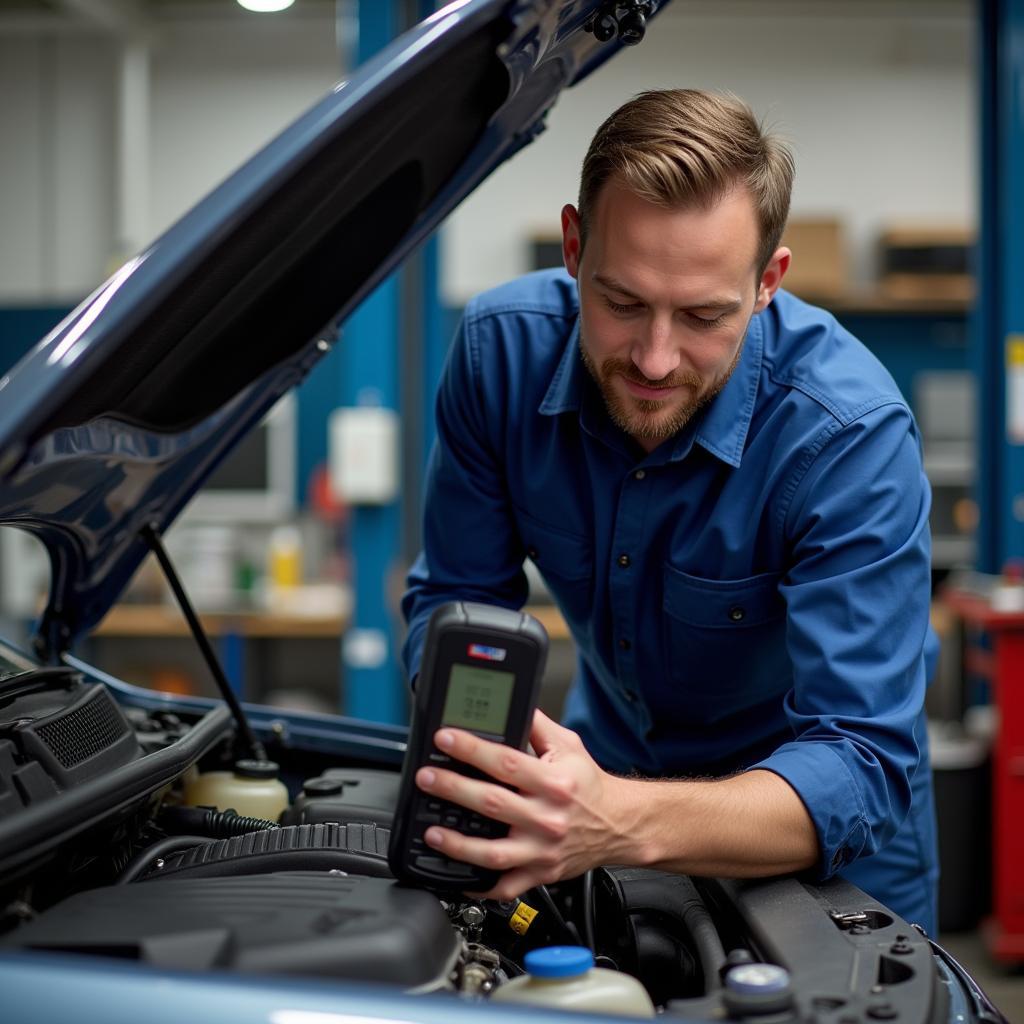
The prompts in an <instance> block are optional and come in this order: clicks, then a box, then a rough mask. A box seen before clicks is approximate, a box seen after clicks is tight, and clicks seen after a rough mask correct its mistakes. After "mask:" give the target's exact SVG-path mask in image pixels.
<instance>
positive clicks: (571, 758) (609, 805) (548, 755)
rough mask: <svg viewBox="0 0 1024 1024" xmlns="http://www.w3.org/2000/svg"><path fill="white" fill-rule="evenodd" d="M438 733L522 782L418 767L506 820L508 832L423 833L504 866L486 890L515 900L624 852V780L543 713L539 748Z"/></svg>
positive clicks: (456, 796)
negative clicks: (485, 835)
mask: <svg viewBox="0 0 1024 1024" xmlns="http://www.w3.org/2000/svg"><path fill="white" fill-rule="evenodd" d="M434 742H435V743H436V744H437V746H438V748H439V749H440V750H443V751H444V752H445V753H447V754H449V755H450V756H451V757H453V758H455V759H456V760H458V761H462V762H464V763H466V764H469V765H472V766H473V767H475V768H479V769H480V771H482V772H483V773H484V774H486V775H488V776H490V777H491V778H494V779H498V780H500V781H502V782H506V783H508V784H509V785H511V786H514V787H515V789H516V790H518V792H513V791H512V790H509V789H506V788H505V787H504V786H499V785H496V784H495V783H492V782H485V781H482V780H479V779H470V778H467V777H466V776H464V775H460V774H459V773H457V772H453V771H446V770H445V769H442V768H421V769H420V770H419V771H418V772H417V773H416V784H417V785H418V786H419V788H420V789H422V790H423V791H424V792H426V793H430V794H432V795H434V796H437V797H440V798H442V799H445V800H450V801H452V802H453V803H457V804H460V805H461V806H463V807H468V808H469V809H470V810H474V811H478V812H479V813H480V814H483V815H484V816H486V817H488V818H494V819H496V820H497V821H503V822H505V823H506V824H508V825H509V826H510V830H509V834H508V836H507V837H506V838H504V839H479V838H474V837H470V836H465V835H462V834H461V833H459V832H454V831H452V830H451V829H445V828H440V827H437V826H432V827H431V828H429V829H427V833H426V837H425V838H426V841H427V843H428V844H429V845H430V846H432V847H433V848H434V849H435V850H440V851H441V852H443V853H445V854H446V855H448V856H449V857H452V858H454V859H455V860H461V861H467V862H468V863H470V864H477V865H480V866H481V867H486V868H490V869H492V870H495V871H501V872H503V874H502V877H501V879H500V880H499V882H498V884H497V885H496V886H495V887H494V888H493V889H492V890H491V891H490V892H488V893H486V894H485V895H486V896H488V897H490V898H492V899H498V900H506V899H512V898H514V897H515V896H518V895H520V894H521V893H523V892H526V890H527V889H531V888H533V887H534V886H535V885H539V884H547V883H550V882H555V881H557V880H558V879H561V878H573V877H575V876H576V875H579V874H582V873H583V872H584V871H586V870H587V869H588V868H592V867H596V866H597V865H599V864H609V863H623V861H624V860H625V859H626V858H625V843H626V842H628V840H629V836H628V827H627V826H626V821H628V818H629V802H628V799H627V798H626V796H625V793H624V789H625V787H626V786H627V785H628V781H627V780H624V779H619V778H617V777H615V776H613V775H609V774H608V773H607V772H604V771H602V770H601V768H599V767H598V765H597V764H596V762H595V761H594V760H593V758H591V757H590V755H589V754H588V753H587V752H586V750H585V749H584V748H583V743H582V741H581V740H580V738H579V737H578V736H577V735H576V734H575V733H574V732H571V731H570V730H568V729H563V728H562V727H561V726H560V725H557V724H556V723H555V722H553V721H551V719H550V718H548V717H547V715H545V714H544V713H543V712H541V711H538V712H536V714H535V716H534V720H533V729H532V731H531V733H530V743H531V745H532V746H533V749H534V750H535V751H536V752H537V756H536V757H533V756H531V755H530V754H525V753H523V752H522V751H519V750H515V749H513V748H511V747H507V746H504V745H502V744H500V743H491V742H488V741H487V740H482V739H480V738H479V737H478V736H474V735H473V734H472V733H468V732H464V731H462V730H461V729H451V728H444V729H441V730H439V731H438V733H437V734H436V736H435V738H434ZM620 851H621V852H620Z"/></svg>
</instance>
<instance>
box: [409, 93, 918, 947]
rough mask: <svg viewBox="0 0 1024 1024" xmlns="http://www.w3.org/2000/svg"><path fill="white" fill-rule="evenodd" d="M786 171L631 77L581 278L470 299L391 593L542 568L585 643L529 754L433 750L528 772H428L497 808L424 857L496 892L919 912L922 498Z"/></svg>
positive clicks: (881, 374)
mask: <svg viewBox="0 0 1024 1024" xmlns="http://www.w3.org/2000/svg"><path fill="white" fill-rule="evenodd" d="M792 180H793V161H792V157H791V155H790V154H789V152H788V150H787V149H786V148H785V146H783V145H782V144H781V143H780V142H779V141H778V140H777V139H775V138H773V137H771V136H766V135H765V134H763V132H762V129H761V127H760V126H759V124H758V122H757V120H756V119H755V118H754V116H753V114H752V113H751V111H750V110H749V109H748V108H747V107H746V106H745V105H744V104H743V103H741V102H740V101H738V100H736V99H735V98H732V97H729V96H722V95H717V94H713V93H709V92H702V91H696V90H669V91H657V92H648V93H644V94H641V95H640V96H638V97H636V98H635V99H633V100H631V101H630V102H629V103H627V104H625V105H624V106H623V107H621V108H620V109H619V110H617V111H616V112H615V113H613V114H612V115H611V116H610V117H609V118H608V120H607V121H606V122H605V123H604V124H603V125H602V126H601V128H600V129H599V130H598V132H597V134H596V135H595V137H594V139H593V141H592V143H591V145H590V148H589V150H588V152H587V155H586V158H585V161H584V165H583V171H582V179H581V187H580V196H579V208H578V209H576V208H574V207H573V206H571V205H570V206H566V207H565V208H564V209H563V210H562V247H563V257H564V262H565V268H566V270H567V271H568V274H566V273H565V272H564V271H561V270H559V271H543V272H539V273H535V274H530V275H528V276H526V277H524V278H522V279H520V280H517V281H514V282H512V283H510V284H507V285H504V286H502V287H499V288H496V289H494V290H493V291H490V292H487V293H485V294H483V295H481V296H479V297H477V298H475V299H474V300H473V301H471V302H470V303H469V305H468V306H467V308H466V311H465V316H464V319H463V322H462V325H461V328H460V331H459V334H458V336H457V338H456V340H455V342H454V345H453V348H452V350H451V352H450V355H449V359H448V363H447V366H446V370H445V374H444V377H443V381H442V383H441V387H440V392H439V395H438V401H437V430H438V440H437V444H436V446H435V449H434V451H433V454H432V457H431V462H430V467H429V474H428V484H427V493H426V512H425V530H424V551H423V552H422V553H421V555H420V557H419V558H418V560H417V561H416V563H415V565H414V566H413V568H412V570H411V573H410V576H409V589H408V591H407V592H406V594H405V597H404V599H403V611H404V613H405V616H406V619H407V621H408V624H409V633H408V639H407V641H406V645H405V649H404V656H405V661H406V667H407V670H408V672H409V677H410V678H411V679H414V678H415V674H416V671H417V668H418V665H419V657H420V650H421V647H422V641H423V635H424V630H425V627H426V623H427V620H428V618H429V616H430V613H431V611H432V610H433V609H434V608H435V607H436V606H437V605H438V604H440V603H442V602H445V601H449V600H452V599H463V600H469V601H482V602H487V603H492V604H498V605H503V606H505V607H509V608H520V607H522V605H523V604H524V602H525V601H526V598H527V590H528V585H527V580H526V576H525V574H524V572H523V561H524V558H526V557H529V558H531V559H532V560H533V561H534V562H535V563H536V565H537V567H538V569H539V571H540V572H541V574H542V575H543V577H544V580H545V581H546V583H547V585H548V587H549V588H550V590H551V593H552V594H553V596H554V598H555V600H556V601H557V603H558V605H559V608H560V609H561V611H562V613H563V615H564V617H565V620H566V622H567V623H568V625H569V628H570V630H571V633H572V636H573V638H574V640H575V643H576V646H577V650H578V668H577V673H576V678H575V679H574V683H573V687H572V689H571V691H570V693H569V696H568V698H567V703H566V708H565V713H564V725H558V724H556V723H555V722H553V721H552V720H550V719H549V718H547V717H546V716H545V715H544V714H542V713H541V712H538V713H537V715H536V718H535V721H534V726H533V731H532V736H531V745H532V747H533V749H534V751H535V752H536V755H537V756H533V755H532V754H530V753H521V752H519V751H515V750H511V749H509V748H507V747H502V746H498V745H496V744H493V743H489V742H487V741H485V740H482V739H480V738H479V737H475V736H473V735H472V734H470V733H467V732H463V731H460V730H458V729H451V728H445V729H442V730H440V731H439V733H438V734H437V736H436V742H437V743H438V744H439V746H440V747H442V748H444V749H446V750H447V751H449V752H450V753H451V754H452V756H454V757H455V758H457V759H459V760H462V761H464V762H466V763H467V764H470V765H473V766H475V767H477V768H479V769H481V770H482V771H483V772H485V773H486V774H487V775H489V776H491V777H493V778H496V779H500V780H502V781H504V782H506V783H509V784H511V785H512V786H514V787H515V791H512V790H509V789H507V788H505V787H502V786H498V785H495V784H493V783H490V782H487V781H481V780H476V779H470V778H467V777H465V776H462V775H459V774H456V773H454V772H448V771H444V770H441V769H436V770H435V769H421V770H420V772H419V774H418V775H417V784H418V785H419V786H420V788H421V789H423V790H425V791H426V792H428V793H431V794H434V795H436V796H438V797H441V798H444V799H448V800H452V801H454V802H456V803H458V804H460V805H463V806H466V807H469V808H471V809H474V810H477V811H480V812H482V813H484V814H486V815H489V816H491V817H494V818H497V819H500V820H502V821H505V822H507V823H508V824H509V825H510V826H511V830H510V832H509V835H508V837H507V838H504V839H498V840H490V841H488V840H485V839H480V838H475V837H469V836H464V835H461V834H460V833H458V832H455V831H452V830H450V829H444V828H441V827H432V828H431V829H429V830H428V832H427V835H426V838H427V841H428V842H429V843H430V845H431V846H433V847H434V848H436V849H437V850H439V851H441V852H443V853H445V854H448V855H450V856H452V857H454V858H456V859H460V860H464V861H468V862H471V863H474V864H480V865H483V866H486V867H489V868H494V869H498V870H501V871H502V872H503V875H502V878H501V880H500V882H499V883H498V885H497V886H496V887H495V888H494V889H493V890H492V891H491V892H490V893H488V895H489V896H492V897H494V898H498V899H509V898H511V897H513V896H515V895H518V894H520V893H522V892H524V891H525V890H527V889H529V888H530V887H532V886H534V885H536V884H538V883H550V882H553V881H556V880H558V879H561V878H569V877H574V876H577V875H579V874H580V873H582V872H583V871H585V870H586V869H588V868H592V867H595V866H598V865H601V864H620V865H642V866H647V867H654V868H660V869H664V870H669V871H679V872H685V873H687V874H696V875H710V876H727V877H756V876H768V875H775V874H782V873H788V872H799V871H808V872H810V873H811V877H814V878H817V879H825V878H828V877H830V876H831V875H833V874H836V873H839V874H841V875H842V876H844V877H845V878H847V879H849V880H850V881H852V882H854V883H855V884H857V885H859V886H861V887H862V888H863V889H865V890H866V891H867V892H868V893H869V894H870V895H872V896H873V897H874V898H876V899H878V900H880V901H881V902H883V903H885V904H887V905H888V906H889V907H891V908H892V909H893V910H895V911H896V912H897V913H899V914H900V915H902V916H904V917H906V918H907V919H908V920H910V921H911V922H916V923H919V924H921V925H922V926H924V927H925V928H926V929H927V930H928V931H929V932H934V927H935V891H936V882H937V873H938V868H937V862H936V850H935V825H934V809H933V801H932V793H931V773H930V767H929V761H928V752H927V739H926V734H925V720H924V715H923V701H924V691H925V682H926V677H927V675H928V671H929V669H930V667H931V666H932V665H933V664H934V661H935V655H936V652H937V642H936V639H935V637H934V634H933V633H932V632H931V630H930V626H929V618H928V615H929V597H930V540H929V533H928V511H929V504H930V494H929V488H928V483H927V480H926V478H925V476H924V472H923V468H922V457H921V450H920V441H919V437H918V433H917V429H916V426H915V424H914V421H913V418H912V416H911V413H910V411H909V409H908V408H907V405H906V403H905V402H904V400H903V398H902V397H901V395H900V393H899V390H898V389H897V387H896V385H895V384H894V382H893V380H892V379H891V377H890V376H889V374H888V373H887V372H886V371H885V370H884V369H883V367H882V366H881V365H880V364H879V363H878V361H877V360H876V359H875V358H874V357H873V356H872V355H871V354H870V353H869V352H868V351H867V350H866V349H865V348H864V347H863V346H862V345H861V344H860V343H859V342H858V341H857V340H856V339H855V338H853V337H852V336H851V335H850V334H849V333H847V332H846V331H845V330H844V329H843V328H842V327H841V326H840V325H839V324H838V323H837V322H836V321H835V319H834V318H833V317H832V316H831V315H830V314H828V313H826V312H824V311H823V310H821V309H817V308H815V307H813V306H810V305H808V304H806V303H804V302H802V301H800V300H798V299H796V298H794V297H793V296H792V295H789V294H787V293H786V292H785V291H781V290H780V287H779V286H780V284H781V283H782V279H783V277H784V275H785V273H786V270H787V268H788V266H789V264H790V259H791V254H790V251H789V250H788V249H787V248H785V247H783V246H780V239H781V236H782V232H783V228H784V226H785V222H786V217H787V214H788V210H789V201H790V193H791V189H792Z"/></svg>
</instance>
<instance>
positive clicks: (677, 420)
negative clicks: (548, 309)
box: [580, 330, 743, 441]
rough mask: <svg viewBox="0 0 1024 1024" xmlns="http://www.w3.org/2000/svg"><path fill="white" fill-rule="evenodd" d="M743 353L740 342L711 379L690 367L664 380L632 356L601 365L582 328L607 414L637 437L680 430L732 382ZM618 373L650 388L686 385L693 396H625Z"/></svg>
mask: <svg viewBox="0 0 1024 1024" xmlns="http://www.w3.org/2000/svg"><path fill="white" fill-rule="evenodd" d="M742 353H743V345H742V344H741V345H740V347H739V348H738V349H737V350H736V355H735V356H733V359H732V362H731V363H730V364H729V366H728V367H727V369H726V370H725V372H724V373H722V374H720V375H719V376H718V377H716V378H715V379H714V380H712V381H711V382H710V383H709V382H707V381H705V380H704V378H703V377H701V376H700V375H699V374H696V373H692V372H690V371H680V372H674V373H671V374H669V375H668V376H667V377H663V378H662V379H661V380H650V379H649V378H647V377H645V376H644V375H643V374H642V373H641V372H640V371H639V370H638V369H637V368H636V366H634V365H633V363H632V361H630V360H629V359H619V358H616V357H614V356H612V357H609V358H608V359H605V360H604V361H603V362H602V363H601V364H600V365H598V364H597V363H596V362H595V361H594V358H593V356H591V354H590V353H589V352H588V351H587V348H586V346H585V345H584V343H583V332H582V330H581V331H580V355H581V356H582V358H583V365H584V366H586V368H587V370H588V372H589V373H590V376H591V377H593V378H594V382H595V383H596V384H597V386H598V388H599V389H600V391H601V397H602V398H603V399H604V404H605V408H606V409H607V410H608V415H609V416H610V417H611V419H612V422H613V423H614V424H615V425H616V426H617V427H618V428H619V429H620V430H622V431H623V432H625V433H626V434H628V435H629V436H630V437H633V438H635V439H637V440H645V441H664V440H665V439H666V438H669V437H672V436H673V435H675V434H677V433H679V431H680V430H682V429H683V427H685V426H686V424H687V423H689V422H690V420H691V419H693V417H694V416H695V415H696V414H697V413H698V412H700V410H701V409H703V408H704V407H705V406H706V405H707V404H708V403H709V402H710V401H711V400H712V399H713V398H715V397H716V396H717V395H718V394H719V393H720V392H721V390H722V388H724V387H725V385H726V384H727V383H728V382H729V378H730V377H731V376H732V375H733V373H734V371H735V370H736V367H737V366H738V365H739V362H740V356H741V355H742ZM617 377H624V378H625V379H626V380H630V381H633V382H634V383H635V384H640V385H642V386H644V387H648V388H666V389H667V388H677V387H686V388H688V389H689V391H690V398H689V399H688V400H684V401H682V402H679V403H678V404H676V403H675V398H674V397H673V398H665V399H663V400H662V399H656V398H634V397H632V396H629V395H625V396H624V395H623V394H622V393H621V392H620V391H619V390H618V389H617V388H616V386H615V380H616V378H617Z"/></svg>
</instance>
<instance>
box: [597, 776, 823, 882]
mask: <svg viewBox="0 0 1024 1024" xmlns="http://www.w3.org/2000/svg"><path fill="white" fill-rule="evenodd" d="M615 789H616V799H615V800H614V806H615V808H616V810H615V812H614V813H613V815H612V817H613V818H614V821H615V827H614V832H615V839H616V842H615V846H616V853H617V854H618V855H619V856H617V857H614V858H611V857H610V858H609V860H610V861H611V862H616V861H618V862H619V863H630V864H643V865H644V866H647V867H654V868H660V869H662V870H666V871H678V872H681V873H685V874H694V875H708V876H722V877H732V878H742V877H760V876H765V875H776V874H785V873H787V872H791V871H801V870H804V869H806V868H809V867H812V866H813V865H814V864H815V863H816V862H817V860H818V856H819V851H818V839H817V834H816V832H815V829H814V826H813V824H812V822H811V818H810V815H809V814H808V813H807V809H806V808H805V807H804V805H803V802H802V801H801V800H800V798H799V797H798V796H797V794H796V791H795V790H794V789H793V788H792V787H791V786H790V785H789V783H788V782H786V781H785V780H784V779H783V778H781V777H780V776H778V775H776V774H774V773H773V772H770V771H763V770H755V771H750V772H746V773H744V774H741V775H736V776H733V777H731V778H728V779H721V780H716V781H647V780H638V779H619V780H617V783H616V785H615Z"/></svg>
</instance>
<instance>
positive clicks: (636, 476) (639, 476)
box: [633, 469, 647, 480]
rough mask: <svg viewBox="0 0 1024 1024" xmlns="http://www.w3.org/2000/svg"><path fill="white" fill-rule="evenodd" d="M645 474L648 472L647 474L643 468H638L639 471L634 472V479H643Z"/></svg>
mask: <svg viewBox="0 0 1024 1024" xmlns="http://www.w3.org/2000/svg"><path fill="white" fill-rule="evenodd" d="M645 476H647V474H646V473H645V472H644V471H643V470H642V469H638V470H637V471H636V472H635V473H634V474H633V479H634V480H643V478H644V477H645Z"/></svg>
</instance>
